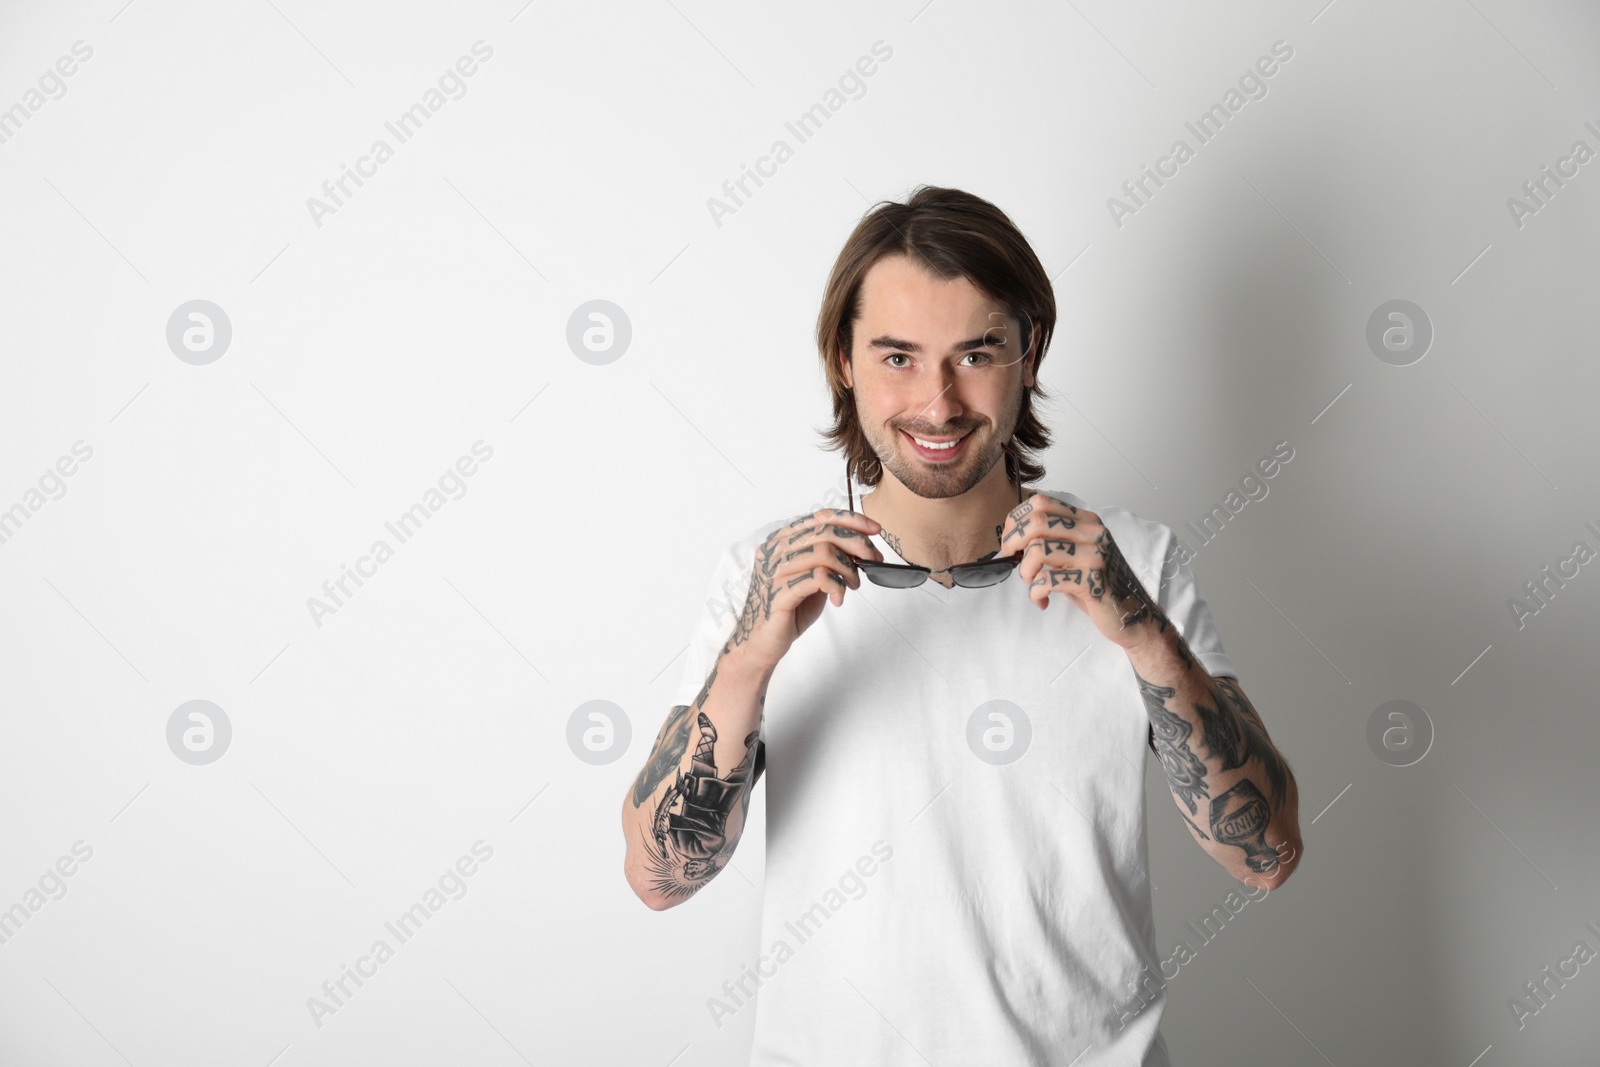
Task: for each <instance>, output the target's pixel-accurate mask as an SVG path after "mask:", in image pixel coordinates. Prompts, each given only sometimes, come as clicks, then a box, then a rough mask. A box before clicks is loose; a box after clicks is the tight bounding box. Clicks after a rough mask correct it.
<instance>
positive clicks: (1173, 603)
mask: <svg viewBox="0 0 1600 1067" xmlns="http://www.w3.org/2000/svg"><path fill="white" fill-rule="evenodd" d="M1158 544H1159V552H1158V553H1157V557H1156V558H1157V559H1158V560H1160V563H1159V566H1160V568H1161V570H1160V577H1159V582H1160V592H1159V593H1157V595H1156V602H1157V603H1159V604H1160V605H1161V610H1162V611H1164V612H1166V613H1167V618H1169V619H1171V620H1172V623H1173V625H1174V626H1176V627H1177V628H1178V633H1180V634H1182V635H1183V639H1184V640H1185V641H1186V642H1188V645H1189V651H1191V652H1193V653H1194V656H1195V658H1196V659H1197V660H1199V661H1200V665H1201V666H1202V667H1204V668H1205V669H1206V673H1208V674H1210V675H1212V676H1213V677H1216V676H1220V675H1224V674H1226V675H1232V676H1233V677H1235V678H1237V677H1238V674H1237V673H1236V672H1235V671H1234V669H1233V661H1232V660H1230V659H1229V658H1228V654H1227V653H1226V652H1225V651H1223V648H1222V634H1221V632H1220V631H1219V630H1218V629H1217V620H1216V619H1214V618H1212V616H1211V605H1210V604H1207V603H1206V598H1205V597H1204V596H1203V595H1201V593H1200V587H1199V586H1198V585H1197V584H1195V580H1194V571H1193V570H1192V569H1191V568H1190V567H1189V563H1188V555H1189V553H1188V550H1187V549H1185V548H1184V547H1183V546H1182V545H1181V544H1180V543H1179V542H1178V539H1177V537H1176V535H1174V534H1173V532H1172V528H1171V527H1170V526H1167V525H1166V524H1165V523H1163V524H1161V534H1160V538H1159V540H1158Z"/></svg>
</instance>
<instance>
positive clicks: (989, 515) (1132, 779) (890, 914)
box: [623, 187, 1304, 1067]
mask: <svg viewBox="0 0 1600 1067" xmlns="http://www.w3.org/2000/svg"><path fill="white" fill-rule="evenodd" d="M1054 327H1055V302H1054V297H1053V296H1052V293H1051V289H1050V282H1049V279H1048V277H1047V276H1046V274H1045V272H1044V269H1043V267H1042V266H1041V265H1040V263H1039V261H1038V258H1037V257H1036V256H1035V255H1034V253H1033V251H1032V249H1031V248H1029V246H1028V244H1027V242H1026V240H1024V238H1023V237H1022V235H1021V234H1020V233H1019V232H1018V231H1017V230H1016V228H1015V227H1014V226H1013V225H1012V223H1011V220H1010V219H1008V218H1007V217H1006V216H1005V214H1004V213H1002V212H1001V211H1000V210H999V209H998V208H996V207H995V206H994V205H992V204H990V203H988V202H987V201H984V200H981V199H979V198H978V197H975V196H972V195H970V194H967V193H963V192H961V191H959V190H954V189H938V188H926V187H924V188H921V189H919V190H917V192H916V193H915V194H914V195H913V196H912V197H911V198H910V200H909V201H908V202H907V203H905V204H897V203H884V204H880V205H878V206H877V207H876V208H875V209H874V210H873V211H871V212H869V213H868V215H867V216H866V217H865V218H864V219H863V220H862V222H861V223H860V225H859V226H858V227H857V228H856V230H855V232H854V233H853V234H852V235H851V237H850V239H849V240H848V242H847V243H846V245H845V247H844V249H843V251H842V252H841V253H840V255H839V258H838V261H837V263H836V264H835V266H834V270H833V274H832V277H831V279H830V281H829V284H828V289H827V292H826V294H825V296H824V299H823V306H822V311H821V314H820V316H819V320H818V345H819V351H820V354H821V357H822V360H823V366H824V370H825V372H826V375H827V380H828V382H829V385H830V388H831V390H832V393H833V410H834V425H833V427H832V428H831V429H830V431H829V433H828V440H829V441H830V443H831V444H833V445H834V446H835V447H837V448H839V449H841V450H842V451H843V452H844V453H845V458H846V461H847V464H848V467H847V479H848V483H849V485H850V488H851V496H852V497H853V490H854V485H855V484H856V483H860V484H861V485H863V486H866V487H871V488H873V491H872V492H871V493H870V494H868V495H866V496H864V497H863V498H862V501H861V510H860V511H856V510H854V505H853V503H852V505H851V507H850V508H849V509H836V508H823V509H819V510H814V511H811V512H808V513H806V514H804V515H800V516H798V517H795V518H789V519H781V520H775V521H772V522H767V523H764V524H763V525H761V526H760V527H758V528H756V529H755V530H752V531H750V532H749V533H748V534H747V535H745V536H744V537H742V538H739V539H738V540H736V541H734V542H733V543H732V544H731V545H729V546H728V547H727V548H726V549H725V550H724V551H723V553H722V555H721V557H720V559H719V561H718V565H717V568H716V572H715V574H714V575H713V576H712V580H711V585H710V596H709V599H708V603H710V602H712V601H714V600H715V599H716V598H717V597H718V596H719V594H720V592H721V591H722V590H724V589H728V588H735V587H737V585H738V583H739V580H740V579H741V578H743V577H747V578H748V581H749V591H748V595H747V597H746V599H745V604H744V610H743V613H742V614H741V615H740V617H739V618H738V620H737V621H736V622H735V623H734V624H733V625H732V626H731V627H730V626H728V625H727V624H726V622H725V621H724V622H723V623H722V624H719V623H718V620H717V618H716V617H715V616H712V615H711V614H709V613H708V615H707V617H706V618H705V619H704V620H703V621H702V622H701V624H700V626H699V629H698V632H697V634H696V636H695V639H694V642H693V644H692V645H691V646H690V651H689V659H688V663H687V664H686V667H685V671H684V675H683V680H682V683H681V684H680V687H679V691H678V693H677V698H676V700H675V701H674V703H675V705H676V706H675V707H674V708H673V709H672V711H671V712H670V713H669V714H668V716H667V721H666V723H665V725H664V726H663V727H662V728H661V732H660V735H659V736H658V737H657V738H656V743H655V748H654V750H653V751H652V752H651V754H650V757H649V760H648V762H647V763H646V765H645V767H644V769H643V770H642V771H641V772H640V774H639V776H638V778H637V779H636V780H635V781H634V783H633V788H632V789H631V790H630V791H629V794H628V796H627V797H626V798H625V799H624V802H623V828H624V831H625V833H626V835H627V857H626V861H625V872H626V874H627V877H628V881H629V884H630V885H631V886H632V887H633V889H634V891H635V892H636V893H638V895H639V896H640V898H641V899H643V900H644V901H645V903H646V904H648V905H649V906H650V907H652V908H656V909H664V908H669V907H673V906H675V905H677V904H681V903H683V902H684V901H686V900H688V899H689V898H690V897H691V896H692V895H693V894H694V893H696V892H697V891H698V890H699V889H700V888H701V887H702V886H704V885H705V884H706V883H707V881H708V880H709V879H711V878H712V877H713V876H715V875H716V873H717V871H719V870H720V869H721V868H722V866H723V865H724V864H725V863H726V862H727V860H728V857H729V855H730V854H731V853H732V851H733V849H734V847H735V846H736V844H737V843H738V840H739V836H740V834H741V833H742V832H743V829H744V821H745V815H746V813H747V811H748V809H749V803H750V795H751V790H752V789H753V788H754V786H755V783H756V781H757V780H758V779H760V778H761V777H762V773H763V771H765V774H766V781H767V865H766V882H765V887H764V893H765V896H764V901H763V911H762V935H761V942H760V951H761V953H762V955H761V956H760V957H759V959H758V961H757V963H756V966H755V968H754V970H753V972H747V974H746V976H745V980H744V981H743V982H741V983H740V984H739V985H737V986H735V985H734V984H733V983H729V987H728V989H726V990H724V994H725V996H724V998H722V999H720V1000H719V1002H718V1003H719V1004H721V1005H722V1008H723V1009H725V1010H727V1011H729V1012H731V1011H735V1010H738V1008H740V1007H742V1006H743V1004H744V1003H745V1002H747V1001H748V1000H749V999H750V998H751V997H752V996H754V994H755V993H756V989H757V987H759V990H760V996H759V998H758V999H757V1000H756V1005H757V1007H756V1025H755V1040H754V1052H753V1059H752V1063H753V1064H756V1065H763V1067H765V1065H777V1064H785V1065H804V1067H834V1065H846V1064H849V1065H854V1064H869V1063H870V1064H874V1065H876V1067H897V1065H901V1064H906V1065H911V1064H916V1065H919V1067H923V1065H925V1064H927V1063H937V1064H977V1063H982V1064H1005V1065H1024V1064H1028V1065H1032V1064H1039V1065H1044V1064H1052V1065H1054V1064H1065V1063H1068V1062H1071V1063H1073V1064H1074V1065H1075V1067H1096V1065H1109V1064H1119V1065H1127V1064H1142V1065H1147V1067H1166V1065H1167V1064H1168V1063H1169V1061H1168V1057H1167V1049H1166V1045H1165V1042H1164V1041H1163V1039H1162V1037H1161V1035H1160V1032H1159V1029H1158V1026H1159V1021H1160V1017H1161V1013H1162V1010H1163V1008H1164V1007H1165V1003H1166V994H1165V988H1164V986H1163V984H1162V982H1161V980H1160V979H1159V978H1158V977H1157V974H1158V973H1159V970H1160V967H1161V963H1160V959H1159V957H1158V955H1157V953H1156V948H1155V936H1154V935H1155V931H1154V924H1153V921H1152V917H1151V909H1150V884H1149V880H1148V879H1147V878H1146V877H1145V874H1144V870H1145V867H1146V866H1147V863H1148V860H1147V851H1146V835H1145V816H1144V772H1145V766H1146V764H1145V758H1144V753H1145V750H1146V746H1148V747H1149V748H1150V749H1151V750H1153V751H1154V752H1155V754H1156V755H1157V756H1158V757H1159V758H1160V761H1161V765H1162V768H1163V769H1164V771H1165V773H1166V778H1167V781H1168V784H1169V785H1170V787H1171V790H1172V795H1173V800H1174V802H1175V803H1176V805H1177V808H1178V814H1179V816H1180V817H1181V818H1182V819H1183V822H1184V824H1185V825H1186V826H1187V827H1188V829H1189V832H1190V834H1192V835H1193V837H1194V839H1195V841H1196V842H1197V843H1198V844H1199V846H1200V847H1201V848H1202V849H1203V850H1204V851H1205V852H1206V853H1207V854H1208V855H1210V856H1211V857H1212V858H1213V859H1215V860H1216V861H1217V862H1218V863H1219V864H1221V865H1222V866H1223V867H1224V869H1226V870H1227V871H1228V873H1229V874H1231V875H1233V876H1234V877H1235V878H1237V879H1239V880H1240V881H1241V882H1245V883H1247V884H1249V885H1252V886H1254V887H1256V888H1257V889H1258V890H1260V891H1267V890H1270V889H1274V888H1277V887H1278V886H1280V885H1282V884H1283V882H1284V880H1285V879H1287V878H1288V876H1289V873H1290V872H1291V871H1292V870H1293V869H1294V867H1295V866H1296V864H1298V862H1299V859H1300V856H1301V855H1302V853H1303V851H1304V850H1303V847H1302V845H1301V840H1300V829H1299V823H1298V807H1299V800H1298V795H1297V789H1296V785H1295V780H1294V775H1293V773H1292V772H1291V770H1290V768H1289V765H1288V763H1287V762H1286V761H1285V760H1284V758H1283V756H1282V755H1281V754H1280V753H1279V752H1278V750H1277V749H1276V748H1275V747H1274V746H1273V744H1272V742H1271V740H1270V739H1269V738H1268V736H1267V732H1266V729H1265V727H1264V726H1263V725H1262V720H1261V717H1260V716H1259V715H1258V714H1257V713H1256V711H1255V709H1254V708H1253V707H1252V705H1251V703H1250V701H1249V699H1248V698H1247V697H1246V696H1245V694H1244V691H1243V689H1242V688H1241V687H1240V685H1239V681H1238V677H1237V675H1236V674H1235V672H1234V670H1233V666H1232V664H1231V662H1230V661H1229V659H1228V656H1227V655H1226V653H1224V651H1223V648H1222V642H1221V638H1220V636H1219V634H1218V630H1217V626H1216V623H1215V622H1214V621H1213V619H1212V616H1211V611H1210V608H1209V606H1208V605H1207V604H1206V601H1205V599H1204V598H1203V597H1202V596H1201V594H1200V591H1199V589H1198V588H1197V587H1196V585H1195V582H1194V577H1193V574H1192V573H1191V571H1190V569H1189V567H1188V565H1187V560H1186V558H1185V557H1183V556H1181V555H1178V551H1179V550H1178V549H1177V548H1176V547H1175V538H1174V536H1173V533H1172V530H1171V529H1170V528H1169V527H1168V526H1166V525H1164V524H1162V523H1160V522H1157V521H1154V520H1150V519H1144V518H1141V517H1139V516H1138V515H1135V514H1134V513H1133V512H1131V511H1128V510H1127V509H1125V508H1120V507H1116V506H1113V505H1104V506H1098V507H1091V506H1090V505H1089V504H1088V503H1087V502H1086V501H1084V500H1083V499H1082V498H1080V497H1078V496H1076V495H1075V494H1073V493H1070V492H1066V491H1048V492H1047V491H1042V490H1039V489H1037V488H1031V487H1030V486H1029V483H1032V482H1034V481H1036V480H1037V479H1039V478H1040V477H1041V476H1042V475H1043V473H1044V472H1043V469H1042V468H1041V467H1039V466H1038V465H1037V464H1036V463H1035V462H1034V461H1033V460H1032V459H1031V458H1030V453H1032V452H1033V451H1036V450H1040V449H1043V448H1044V447H1045V446H1046V445H1048V444H1049V440H1050V438H1049V434H1048V432H1047V430H1046V428H1045V427H1044V425H1043V424H1042V423H1041V422H1040V421H1039V419H1038V417H1037V415H1036V414H1035V412H1034V410H1033V398H1034V395H1035V394H1039V395H1045V394H1044V391H1043V389H1042V388H1041V387H1040V385H1039V384H1038V382H1037V378H1036V375H1037V373H1038V367H1039V364H1040V362H1041V361H1042V360H1043V358H1044V355H1045V352H1046V349H1047V348H1048V346H1049V343H1050V338H1051V334H1052V332H1053V330H1054ZM1175 557H1176V558H1175ZM885 564H889V565H887V566H886V565H885ZM1013 571H1015V572H1016V573H1015V575H1013V573H1012V572H1013ZM863 578H866V579H868V580H869V584H863ZM1056 594H1059V596H1058V595H1056ZM829 605H831V609H828V606H829ZM1051 608H1053V609H1054V610H1048V609H1051ZM825 609H827V610H825ZM714 1010H718V1009H716V1007H715V1006H714Z"/></svg>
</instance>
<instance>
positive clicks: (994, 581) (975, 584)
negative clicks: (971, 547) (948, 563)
mask: <svg viewBox="0 0 1600 1067" xmlns="http://www.w3.org/2000/svg"><path fill="white" fill-rule="evenodd" d="M1015 569H1016V568H1015V566H1014V565H1013V564H1011V563H974V564H970V565H968V566H963V567H956V568H954V569H953V570H952V571H951V574H950V577H951V578H952V579H954V581H955V583H956V584H957V585H963V586H966V587H968V588H981V587H983V586H986V585H999V584H1000V583H1001V582H1003V581H1005V580H1006V577H1007V576H1008V575H1010V573H1011V572H1012V571H1013V570H1015Z"/></svg>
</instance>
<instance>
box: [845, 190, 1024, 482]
mask: <svg viewBox="0 0 1600 1067" xmlns="http://www.w3.org/2000/svg"><path fill="white" fill-rule="evenodd" d="M892 255H905V256H908V257H910V259H911V260H912V262H914V263H916V264H917V265H919V266H921V267H922V268H924V269H925V270H927V271H929V272H931V273H932V274H933V275H934V276H935V277H937V278H940V279H943V280H946V281H948V280H949V279H951V278H956V277H964V278H966V279H967V280H968V281H970V282H972V284H973V285H975V286H977V287H978V288H979V289H981V290H983V291H984V292H985V293H987V294H988V295H989V296H991V297H992V298H994V299H995V300H998V301H999V302H1001V303H1003V304H1004V305H1005V306H1006V311H1007V313H1008V314H1010V315H1011V317H1012V318H1014V319H1016V320H1017V321H1018V322H1019V323H1021V325H1022V338H1023V340H1022V351H1023V352H1026V351H1027V350H1028V340H1029V337H1030V335H1031V333H1032V324H1033V320H1034V319H1038V320H1039V340H1038V349H1037V351H1035V352H1034V361H1033V373H1034V385H1033V387H1032V388H1031V389H1029V388H1027V387H1024V389H1023V396H1022V411H1021V413H1020V414H1019V415H1018V417H1017V429H1016V433H1015V434H1014V435H1013V437H1012V438H1011V440H1009V441H1007V442H1006V443H1005V446H1004V447H1005V461H1006V475H1007V476H1008V477H1009V478H1011V480H1013V481H1015V482H1018V483H1019V484H1026V483H1028V482H1032V481H1037V480H1038V479H1040V478H1042V477H1043V476H1044V467H1043V466H1042V465H1040V464H1039V463H1037V462H1035V460H1034V458H1033V454H1034V453H1035V452H1038V451H1041V450H1043V449H1045V448H1047V447H1048V446H1049V444H1050V431H1049V429H1048V428H1047V427H1046V426H1045V424H1044V423H1043V422H1042V421H1040V419H1039V416H1038V414H1037V413H1036V412H1035V411H1034V410H1033V398H1034V394H1035V393H1037V394H1038V395H1039V396H1041V397H1043V398H1044V399H1046V400H1048V399H1050V394H1049V393H1047V392H1046V391H1045V389H1044V386H1043V385H1041V384H1040V383H1039V377H1038V375H1039V364H1040V363H1042V362H1043V361H1044V356H1045V350H1046V349H1048V348H1049V347H1050V337H1051V335H1052V334H1053V333H1054V332H1055V326H1056V299H1055V293H1054V291H1053V290H1052V289H1051V286H1050V277H1049V275H1047V274H1046V273H1045V270H1044V266H1043V265H1042V264H1040V262H1039V257H1038V256H1036V255H1034V252H1033V249H1032V248H1031V247H1029V245H1028V242H1027V239H1026V238H1024V237H1023V236H1022V233H1021V231H1019V230H1018V229H1017V227H1016V225H1015V224H1014V223H1013V222H1012V221H1011V219H1010V218H1008V217H1007V216H1006V213H1005V212H1003V211H1001V210H1000V209H999V208H997V207H995V206H994V205H993V204H991V203H989V201H987V200H984V199H982V198H981V197H977V196H974V195H972V194H971V193H967V192H963V191H962V190H960V189H944V188H940V187H938V186H930V185H919V186H918V187H917V188H916V189H915V190H914V191H913V192H912V194H911V198H910V199H909V200H908V201H906V202H905V203H904V204H900V203H896V202H894V201H892V200H882V201H879V202H878V203H877V204H875V205H873V207H872V209H871V210H869V211H868V212H867V214H866V215H864V216H862V219H861V222H860V223H858V224H857V225H856V228H855V230H854V232H852V233H851V234H850V237H849V239H848V240H847V241H845V244H844V248H843V249H841V250H840V252H839V258H838V259H837V260H836V261H835V262H834V264H833V273H832V275H830V276H829V278H828V287H827V290H826V291H825V292H824V293H823V296H822V309H821V311H819V312H818V314H817V350H818V352H819V353H820V354H821V356H822V368H823V373H824V374H826V375H827V378H828V389H829V391H830V392H831V393H832V394H833V425H832V426H830V427H829V428H827V429H826V430H819V431H818V432H819V433H821V434H822V435H823V436H824V438H825V439H826V442H827V443H826V444H825V445H823V446H821V447H824V448H827V449H828V450H830V451H843V452H844V454H845V458H846V460H847V462H848V463H849V471H850V474H851V475H852V476H853V477H854V478H855V479H856V480H857V481H858V482H860V483H861V484H862V485H870V486H875V485H877V484H878V482H879V480H880V479H881V478H882V477H883V468H882V464H881V463H880V462H879V461H878V456H877V454H876V453H875V452H873V451H872V446H871V444H870V443H869V442H868V440H867V436H866V434H865V433H864V432H863V431H862V429H861V422H860V420H859V419H858V418H857V416H856V406H855V398H854V397H853V396H852V395H851V392H850V387H849V386H847V385H846V384H845V381H844V374H843V372H842V371H841V370H840V367H839V356H840V353H841V352H843V353H846V354H848V353H849V352H850V349H851V341H852V337H853V334H854V328H855V321H856V319H857V318H859V317H860V314H861V281H862V279H863V278H865V277H866V274H867V271H868V270H869V269H870V268H871V267H872V265H873V264H874V263H876V262H878V260H880V259H882V258H883V257H885V256H892Z"/></svg>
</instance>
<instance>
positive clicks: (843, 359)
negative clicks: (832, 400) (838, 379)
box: [839, 345, 856, 389]
mask: <svg viewBox="0 0 1600 1067" xmlns="http://www.w3.org/2000/svg"><path fill="white" fill-rule="evenodd" d="M850 371H851V368H850V353H848V352H846V351H845V350H844V346H843V345H841V346H840V347H839V373H840V374H841V375H842V376H843V377H844V384H845V385H846V386H847V387H848V388H851V389H854V388H855V387H856V383H855V378H854V376H853V375H852V374H851V373H850Z"/></svg>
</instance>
